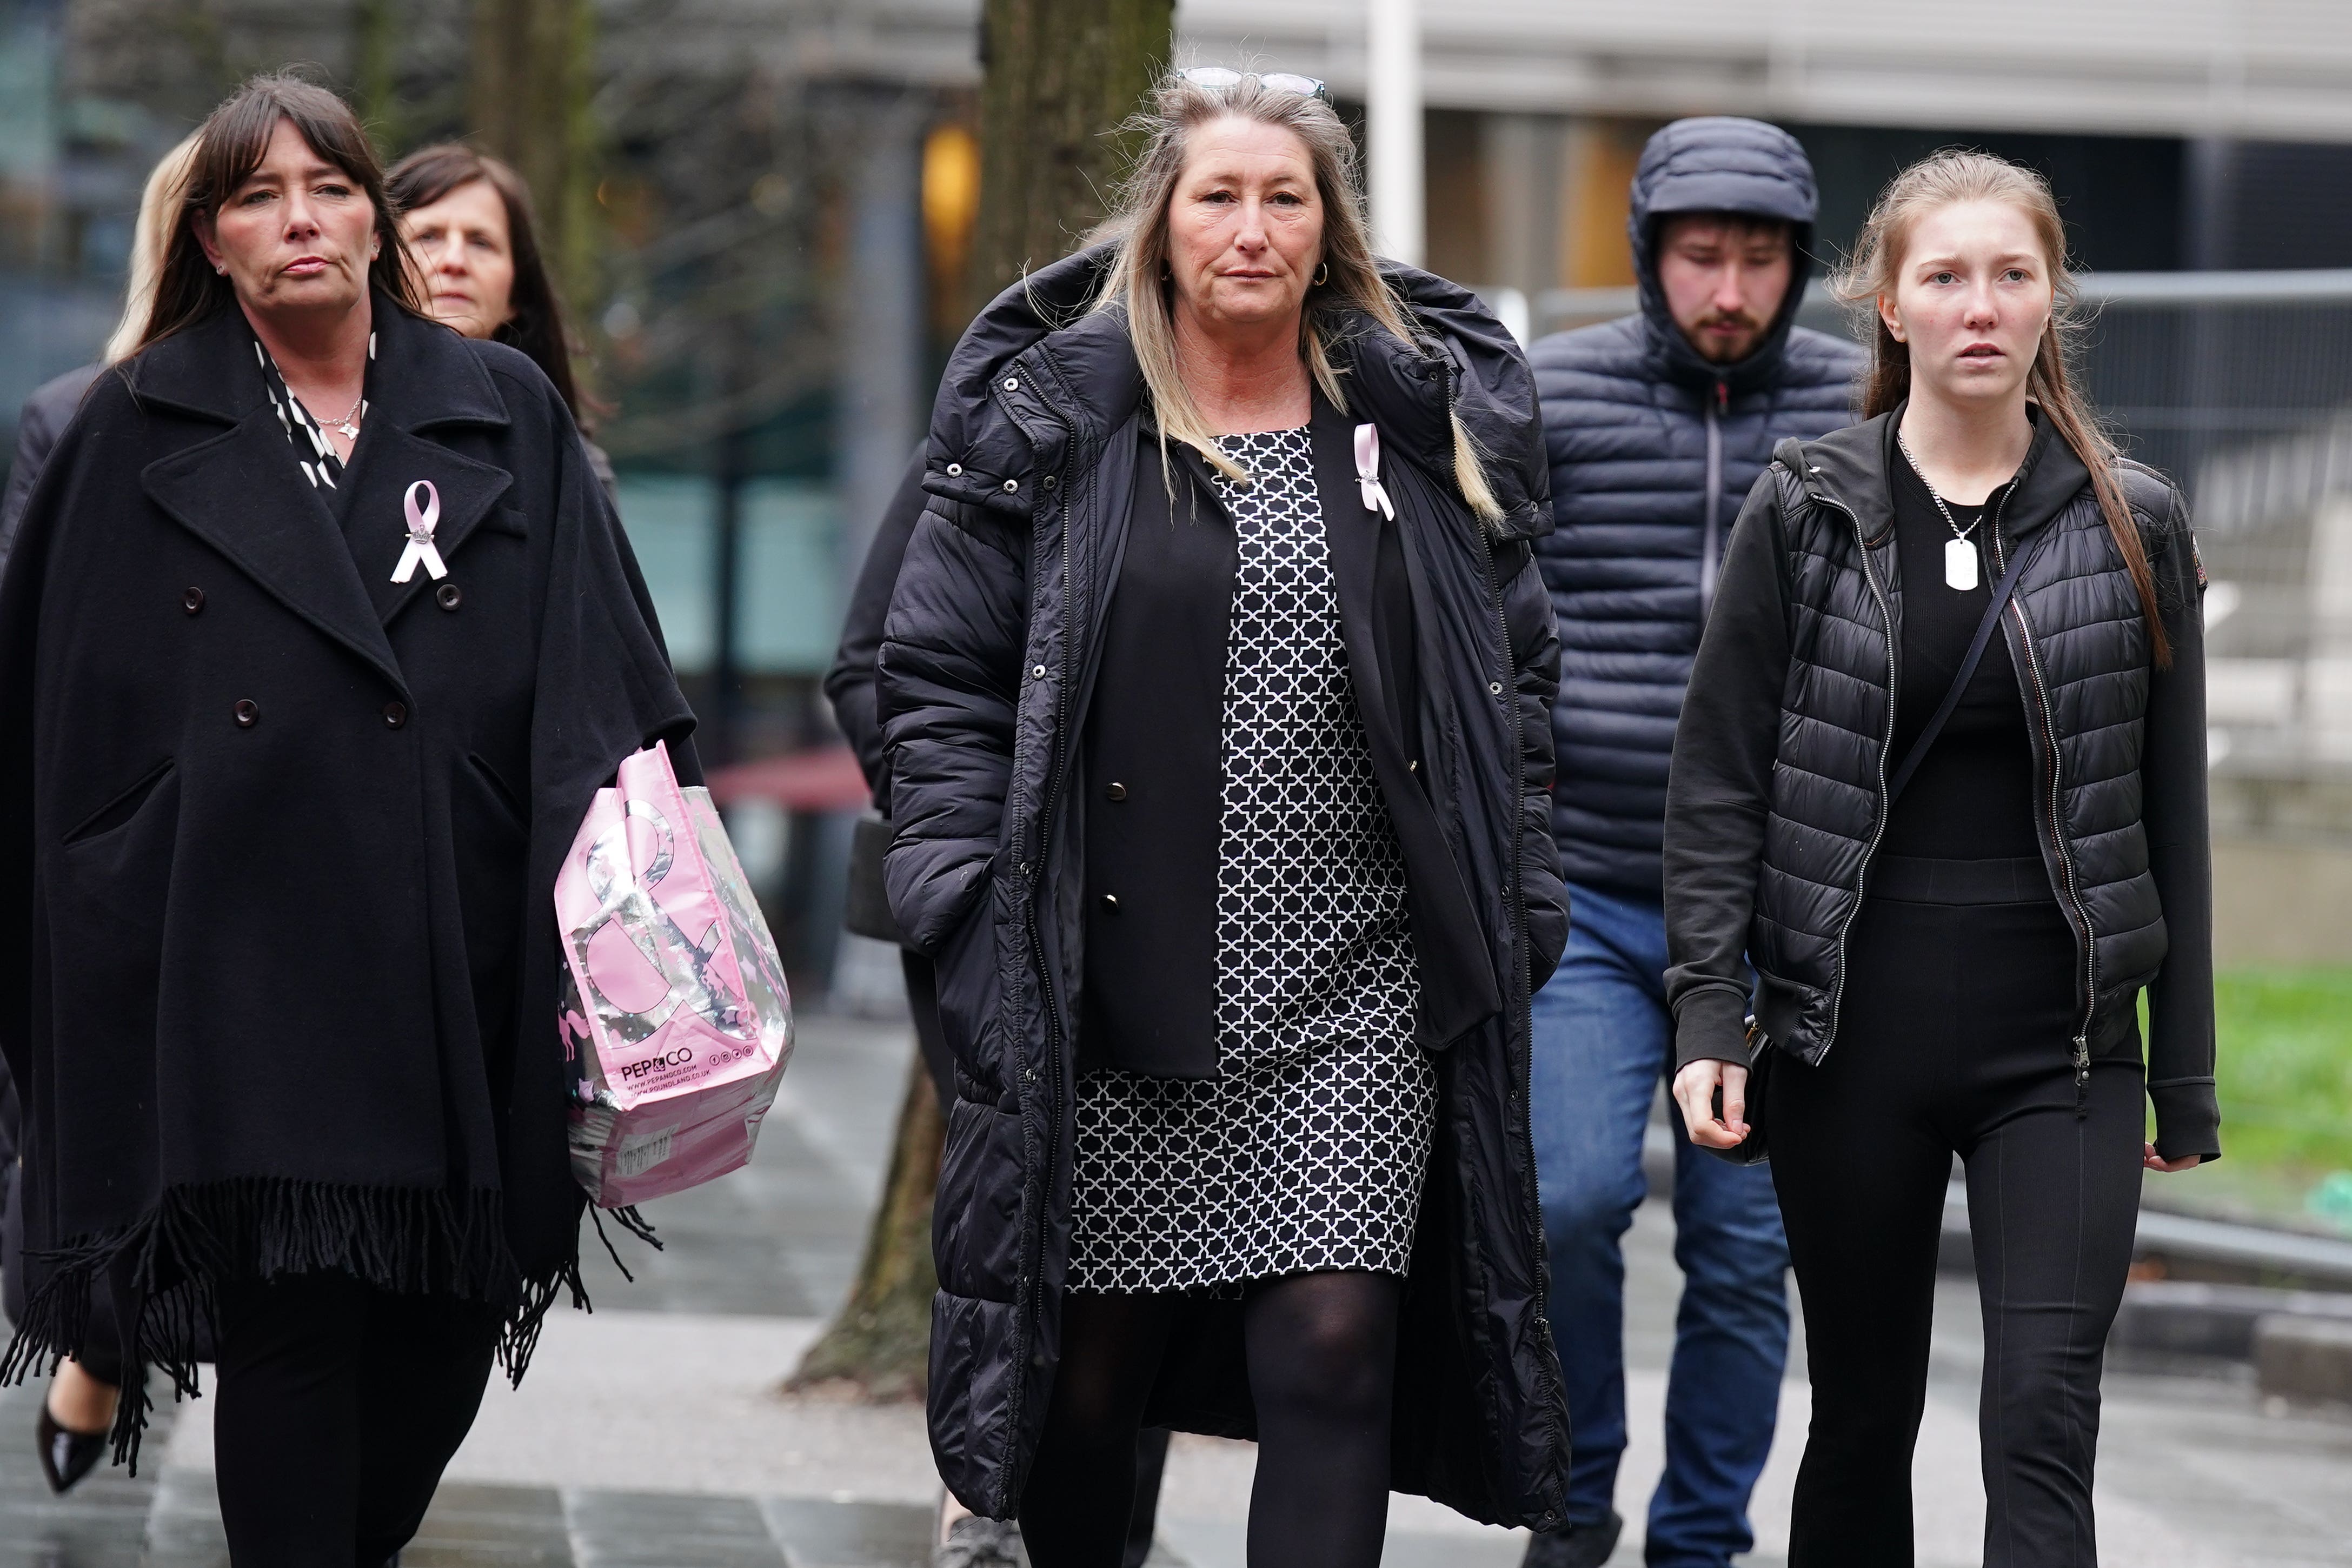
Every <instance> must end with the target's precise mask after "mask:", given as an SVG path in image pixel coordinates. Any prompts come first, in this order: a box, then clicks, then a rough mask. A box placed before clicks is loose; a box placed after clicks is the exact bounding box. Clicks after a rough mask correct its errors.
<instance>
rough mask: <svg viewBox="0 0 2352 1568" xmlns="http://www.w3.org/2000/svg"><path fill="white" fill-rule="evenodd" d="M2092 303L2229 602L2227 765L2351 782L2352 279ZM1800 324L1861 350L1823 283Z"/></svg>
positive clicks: (2122, 390)
mask: <svg viewBox="0 0 2352 1568" xmlns="http://www.w3.org/2000/svg"><path fill="white" fill-rule="evenodd" d="M1503 292H1504V291H1502V290H1494V291H1491V292H1489V293H1488V297H1489V298H1490V299H1491V298H1495V297H1496V296H1498V295H1501V294H1502V293H1503ZM2083 296H2084V303H2085V304H2086V305H2087V306H2088V307H2089V311H2088V315H2089V324H2088V327H2087V330H2086V331H2085V332H2084V339H2083V343H2082V353H2081V357H2080V364H2079V368H2080V371H2081V374H2082V377H2083V384H2084V390H2085V391H2086V392H2087V393H2088V394H2089V395H2090V397H2091V398H2092V400H2093V401H2094V402H2095V404H2096V405H2097V406H2098V408H2099V409H2100V411H2101V413H2102V414H2103V415H2104V416H2105V418H2106V419H2107V421H2108V423H2109V425H2110V426H2111V427H2112V428H2113V429H2114V431H2115V433H2116V436H2117V437H2118V439H2119V440H2120V442H2121V443H2122V445H2123V447H2124V448H2125V450H2126V452H2128V453H2129V454H2130V455H2131V456H2133V457H2134V458H2138V459H2139V460H2140V461H2142V462H2145V463H2147V464H2149V465H2150V466H2152V467H2154V468H2158V469H2159V470H2161V471H2162V472H2164V473H2165V474H2167V475H2168V476H2169V477H2171V478H2172V479H2175V480H2176V481H2177V482H2178V483H2179V484H2181V485H2182V486H2183V487H2184V489H2186V490H2187V492H2188V494H2189V498H2190V504H2191V508H2192V510H2193V513H2194V516H2195V520H2196V524H2197V536H2198V541H2199V544H2200V552H2201V554H2202V557H2203V560H2204V563H2205V565H2206V568H2207V570H2208V572H2209V574H2210V576H2211V577H2212V579H2213V581H2214V583H2215V584H2217V586H2216V588H2215V590H2214V591H2213V592H2212V593H2210V595H2208V598H2207V601H2206V618H2207V623H2208V628H2209V632H2210V643H2209V652H2210V656H2211V663H2210V709H2211V717H2212V722H2213V726H2214V731H2215V738H2214V751H2215V754H2216V755H2217V757H2222V758H2230V759H2234V762H2233V763H2232V765H2233V766H2237V767H2250V768H2259V769H2261V770H2263V771H2265V772H2269V773H2287V774H2295V773H2304V774H2310V773H2323V772H2324V773H2330V774H2336V773H2344V772H2346V771H2347V770H2352V269H2347V270H2328V271H2305V272H2290V271H2280V272H2202V273H2198V272H2188V273H2179V272H2176V273H2119V274H2109V275H2105V276H2101V275H2097V274H2093V275H2090V276H2088V277H2086V278H2085V279H2084V284H2083ZM1520 298H1521V299H1523V300H1525V303H1524V304H1523V305H1521V306H1520V307H1519V309H1520V310H1521V311H1522V312H1523V314H1524V318H1525V319H1526V320H1527V322H1528V331H1529V333H1530V335H1539V334H1542V333H1545V332H1550V331H1559V330H1561V329H1563V328H1567V327H1573V326H1579V325H1583V324H1586V323H1589V322H1592V321H1605V320H1608V319H1611V318H1612V317H1616V316H1621V315H1624V314H1626V313H1628V312H1630V311H1632V310H1637V309H1638V308H1639V300H1638V297H1637V294H1636V291H1635V290H1634V289H1631V288H1623V289H1547V290H1544V291H1542V292H1540V293H1538V294H1536V295H1535V296H1534V297H1533V298H1532V299H1526V298H1525V297H1524V296H1521V297H1520ZM1798 320H1799V321H1801V322H1802V323H1803V324H1804V325H1807V326H1810V327H1813V328H1815V329H1817V330H1820V331H1832V332H1837V333H1841V334H1845V335H1853V334H1854V333H1855V331H1856V326H1855V323H1854V321H1853V317H1852V316H1851V315H1850V314H1849V313H1848V312H1847V311H1846V310H1844V309H1843V307H1841V306H1840V305H1839V304H1838V303H1837V302H1836V301H1835V300H1832V299H1831V298H1830V296H1829V294H1828V292H1827V290H1826V289H1823V288H1822V285H1821V284H1819V283H1818V282H1816V283H1815V284H1813V285H1812V286H1811V288H1810V289H1808V290H1807V293H1806V298H1805V300H1804V303H1803V305H1802V306H1801V308H1800V312H1799V316H1798ZM1510 324H1511V325H1512V326H1513V328H1514V329H1515V330H1516V329H1517V326H1518V322H1517V321H1512V322H1511V323H1510Z"/></svg>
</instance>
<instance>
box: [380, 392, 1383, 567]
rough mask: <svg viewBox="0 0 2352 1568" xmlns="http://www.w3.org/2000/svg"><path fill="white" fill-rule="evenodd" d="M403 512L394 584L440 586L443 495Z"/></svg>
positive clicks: (411, 496)
mask: <svg viewBox="0 0 2352 1568" xmlns="http://www.w3.org/2000/svg"><path fill="white" fill-rule="evenodd" d="M1365 428H1366V429H1370V428H1371V426H1365ZM419 490H423V491H424V492H425V509H424V510H422V511H419V510H417V507H416V492H417V491H419ZM400 510H402V511H404V512H405V513H407V514H408V548H407V549H405V550H404V551H402V552H400V564H399V565H397V566H395V567H394V568H393V569H392V580H393V581H394V582H395V583H405V582H407V581H408V580H409V579H410V578H411V577H414V576H415V575H416V563H418V562H420V561H422V562H423V563H425V575H426V576H428V577H430V578H432V579H434V580H435V581H436V582H438V581H439V580H440V579H442V578H444V577H446V576H447V575H449V568H448V567H446V566H444V565H443V564H442V563H441V552H439V551H438V550H436V549H434V548H433V530H434V529H435V528H436V526H438V525H439V523H440V521H441V492H440V491H439V490H437V489H434V488H433V481H432V480H431V479H419V480H417V481H416V482H415V484H413V485H411V486H409V487H408V491H407V493H406V494H404V495H403V496H402V497H401V498H400Z"/></svg>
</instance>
